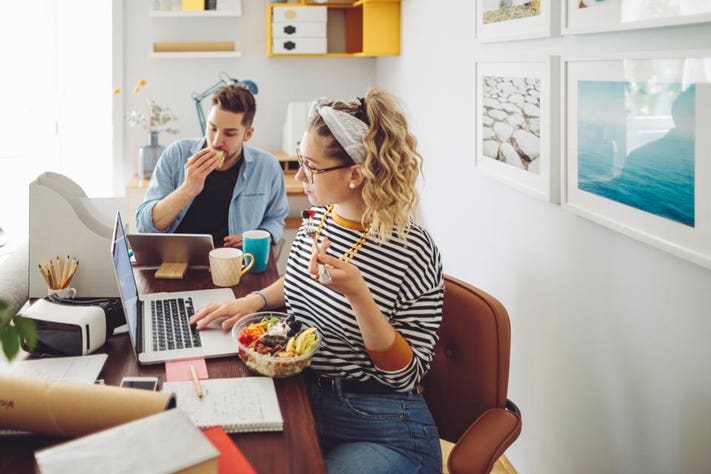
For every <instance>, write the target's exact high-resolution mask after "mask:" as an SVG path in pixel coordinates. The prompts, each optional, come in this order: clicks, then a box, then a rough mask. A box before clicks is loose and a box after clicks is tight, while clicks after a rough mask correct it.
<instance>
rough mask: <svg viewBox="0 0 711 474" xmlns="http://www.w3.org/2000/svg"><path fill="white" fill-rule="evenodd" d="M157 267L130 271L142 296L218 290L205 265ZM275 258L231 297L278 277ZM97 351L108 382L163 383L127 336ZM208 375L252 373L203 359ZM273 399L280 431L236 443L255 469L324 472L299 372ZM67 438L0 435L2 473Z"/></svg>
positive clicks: (28, 463) (233, 360)
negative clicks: (178, 272)
mask: <svg viewBox="0 0 711 474" xmlns="http://www.w3.org/2000/svg"><path fill="white" fill-rule="evenodd" d="M154 272H155V269H142V268H135V269H134V274H135V275H136V280H137V283H138V289H139V292H140V293H141V294H144V293H156V292H163V291H165V292H172V291H185V290H199V289H204V288H216V287H215V286H214V285H213V284H212V280H211V278H210V273H209V272H208V270H207V269H190V270H188V273H187V275H186V276H185V278H184V279H183V280H156V279H155V278H153V273H154ZM277 275H278V273H277V269H276V264H275V262H274V259H270V262H269V266H268V267H267V270H266V271H265V272H264V273H261V274H254V273H246V274H245V275H243V276H242V277H241V279H240V282H239V285H237V286H236V287H233V291H234V293H235V296H243V295H246V294H248V293H250V292H252V291H255V290H258V289H261V288H264V287H265V286H267V285H268V284H270V283H271V282H272V281H274V280H275V279H276V278H277ZM98 352H106V353H107V354H108V355H109V358H108V360H107V362H106V364H105V365H104V368H103V370H102V372H101V374H100V377H102V378H103V379H104V381H105V383H106V384H109V385H116V386H118V385H119V383H120V382H121V378H122V377H124V376H127V375H129V376H130V375H142V376H155V377H158V378H159V380H160V381H161V384H162V383H163V382H164V381H165V366H164V365H163V364H158V365H150V366H139V365H138V364H137V363H136V359H135V357H134V356H133V353H132V350H131V345H130V342H129V339H128V335H127V334H122V335H118V336H113V337H111V338H110V339H109V341H108V342H107V344H106V345H105V346H104V347H103V348H102V349H101V350H100V351H98ZM207 370H208V374H209V376H210V378H226V377H244V376H248V375H251V374H250V372H249V371H248V370H247V368H246V366H245V365H244V364H243V363H242V361H241V360H239V358H238V357H237V356H230V357H222V358H218V359H208V360H207ZM275 384H276V390H277V397H278V398H279V406H280V408H281V413H282V417H283V418H284V430H283V431H281V432H260V433H233V434H231V435H230V437H231V438H232V439H233V440H234V441H235V443H236V444H237V446H238V447H239V449H240V450H241V451H242V453H244V455H245V457H246V458H247V459H248V460H249V461H250V463H251V464H252V466H254V468H255V469H256V470H257V472H260V473H262V472H264V473H319V472H325V471H326V470H325V467H324V464H323V458H322V456H321V450H320V448H319V444H318V439H317V437H316V430H315V427H314V419H313V415H312V413H311V408H310V406H309V401H308V396H307V393H306V389H305V386H304V380H303V378H302V376H296V377H291V378H287V379H275ZM62 441H66V440H65V439H63V438H57V437H50V436H13V437H0V473H5V472H8V473H10V472H12V473H32V472H34V451H35V450H37V449H40V448H43V447H46V446H52V445H54V444H57V443H59V442H62Z"/></svg>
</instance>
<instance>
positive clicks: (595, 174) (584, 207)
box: [561, 50, 711, 269]
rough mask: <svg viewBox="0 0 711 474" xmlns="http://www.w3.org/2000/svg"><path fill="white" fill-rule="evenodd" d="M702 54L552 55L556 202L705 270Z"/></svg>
mask: <svg viewBox="0 0 711 474" xmlns="http://www.w3.org/2000/svg"><path fill="white" fill-rule="evenodd" d="M709 64H711V50H692V51H668V52H653V53H633V54H624V55H607V56H598V57H594V56H588V57H579V58H572V57H567V58H563V59H562V65H561V85H562V90H563V91H564V93H565V99H564V104H563V106H562V111H561V118H562V127H563V130H562V132H561V134H562V140H561V156H562V167H561V168H562V169H561V177H562V193H561V201H562V205H563V207H564V208H566V209H569V210H571V211H572V212H574V213H576V214H578V215H580V216H582V217H585V218H588V219H590V220H592V221H594V222H597V223H599V224H601V225H604V226H606V227H609V228H611V229H614V230H616V231H618V232H621V233H623V234H625V235H628V236H630V237H632V238H635V239H637V240H640V241H642V242H645V243H647V244H649V245H652V246H654V247H656V248H659V249H661V250H664V251H666V252H669V253H671V254H673V255H676V256H678V257H681V258H684V259H686V260H689V261H691V262H694V263H696V264H698V265H701V266H703V267H705V268H709V269H711V159H709V155H708V150H709V147H711V77H709V74H708V68H709Z"/></svg>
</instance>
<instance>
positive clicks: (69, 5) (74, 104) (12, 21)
mask: <svg viewBox="0 0 711 474" xmlns="http://www.w3.org/2000/svg"><path fill="white" fill-rule="evenodd" d="M111 9H112V5H111V2H86V1H81V0H35V1H33V2H6V4H3V13H2V15H0V44H2V45H3V47H2V51H3V53H2V62H3V65H4V66H3V73H2V74H0V91H2V92H1V93H2V96H0V101H1V102H0V103H2V111H3V113H2V114H0V144H1V145H2V146H0V202H2V205H1V206H0V227H2V228H3V229H4V230H5V231H6V232H8V234H10V236H11V237H10V238H11V239H12V238H13V237H12V236H13V235H14V236H20V238H22V237H23V236H26V235H27V226H28V185H29V183H30V182H31V181H33V180H34V179H35V178H36V177H37V176H38V175H39V174H41V173H43V172H45V171H55V172H58V173H62V174H64V175H66V176H68V177H70V178H71V179H72V180H74V181H76V182H77V183H78V184H79V185H80V186H81V187H82V188H83V189H84V190H85V191H86V193H87V194H88V195H89V196H107V195H112V194H113V178H112V176H113V169H112V166H113V158H112V155H113V146H112V128H111V118H112V115H111V114H112V112H111V104H112V96H111V89H112V76H111V74H112V54H111V51H112V38H111V35H112V20H111ZM88 18H91V21H87V19H88Z"/></svg>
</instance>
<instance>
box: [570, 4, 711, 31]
mask: <svg viewBox="0 0 711 474" xmlns="http://www.w3.org/2000/svg"><path fill="white" fill-rule="evenodd" d="M709 21H711V2H707V1H694V2H689V1H688V0H562V11H561V25H560V30H561V34H563V35H572V34H582V33H597V32H604V31H621V30H636V29H642V28H656V27H660V26H673V25H687V24H692V23H704V22H709Z"/></svg>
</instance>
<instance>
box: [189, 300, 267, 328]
mask: <svg viewBox="0 0 711 474" xmlns="http://www.w3.org/2000/svg"><path fill="white" fill-rule="evenodd" d="M263 304H264V301H263V300H262V298H261V297H260V296H259V295H247V296H245V297H244V298H239V299H236V300H234V301H230V302H227V303H215V304H211V305H207V306H204V307H202V308H200V310H199V311H198V312H197V313H195V314H194V315H192V316H191V317H190V324H195V323H197V326H196V327H197V329H205V328H206V327H207V325H208V324H210V323H211V322H213V321H215V320H217V319H220V318H225V319H224V321H222V324H221V326H222V329H224V330H228V329H231V328H232V326H234V325H235V323H236V322H237V321H238V320H239V319H240V318H241V317H243V316H246V315H248V314H252V313H256V312H257V311H259V310H260V309H261V307H262V305H263Z"/></svg>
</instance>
